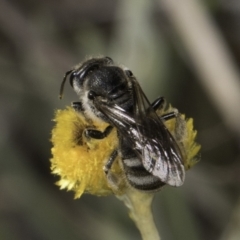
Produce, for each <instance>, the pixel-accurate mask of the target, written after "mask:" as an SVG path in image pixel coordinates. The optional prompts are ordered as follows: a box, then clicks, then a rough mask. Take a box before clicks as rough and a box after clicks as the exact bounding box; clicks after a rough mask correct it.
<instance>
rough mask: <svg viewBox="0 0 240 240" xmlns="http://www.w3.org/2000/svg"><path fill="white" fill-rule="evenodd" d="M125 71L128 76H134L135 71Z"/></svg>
mask: <svg viewBox="0 0 240 240" xmlns="http://www.w3.org/2000/svg"><path fill="white" fill-rule="evenodd" d="M125 73H126V74H127V76H128V77H132V76H133V73H132V71H131V70H126V71H125Z"/></svg>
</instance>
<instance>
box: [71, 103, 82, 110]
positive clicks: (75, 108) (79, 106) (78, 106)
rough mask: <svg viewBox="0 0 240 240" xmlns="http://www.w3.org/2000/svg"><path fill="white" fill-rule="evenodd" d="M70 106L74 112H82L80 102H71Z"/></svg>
mask: <svg viewBox="0 0 240 240" xmlns="http://www.w3.org/2000/svg"><path fill="white" fill-rule="evenodd" d="M71 106H72V108H73V109H74V110H75V111H76V112H83V111H84V109H83V106H82V103H81V102H72V103H71Z"/></svg>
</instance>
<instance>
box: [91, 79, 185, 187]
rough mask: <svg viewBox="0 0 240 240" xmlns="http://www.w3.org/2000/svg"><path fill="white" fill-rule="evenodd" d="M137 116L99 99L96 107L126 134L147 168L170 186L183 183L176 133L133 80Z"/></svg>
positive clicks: (182, 168) (182, 169)
mask: <svg viewBox="0 0 240 240" xmlns="http://www.w3.org/2000/svg"><path fill="white" fill-rule="evenodd" d="M132 92H133V99H134V116H131V115H129V113H127V112H126V111H125V110H124V109H122V108H121V107H119V106H118V105H116V104H111V103H109V102H108V103H107V102H105V101H104V100H103V99H100V98H98V99H97V100H96V101H95V104H96V105H97V108H98V109H99V110H100V111H101V112H102V113H104V114H105V115H106V116H107V117H108V118H109V119H110V121H111V122H112V124H113V125H114V126H115V127H116V128H117V129H118V130H119V132H120V133H121V134H122V135H123V136H126V137H127V139H128V140H129V142H130V143H131V145H132V146H133V150H134V151H135V152H136V153H137V154H138V156H139V158H141V159H142V163H143V166H144V168H145V169H146V170H147V171H148V172H149V173H151V174H152V175H154V176H156V177H158V178H159V179H160V180H161V181H162V182H164V183H167V184H169V185H171V186H180V185H182V184H183V181H184V177H185V170H184V166H183V163H182V156H181V152H180V150H179V147H178V146H177V143H176V142H175V140H174V138H173V136H172V135H171V134H170V133H169V131H168V130H167V128H166V127H165V125H164V124H163V122H162V120H161V119H160V118H159V117H158V116H157V114H156V113H155V111H154V110H153V109H152V107H151V105H150V103H149V101H148V99H147V97H146V96H145V94H144V93H143V91H142V89H141V87H140V85H139V84H138V82H137V81H136V80H135V79H133V80H132Z"/></svg>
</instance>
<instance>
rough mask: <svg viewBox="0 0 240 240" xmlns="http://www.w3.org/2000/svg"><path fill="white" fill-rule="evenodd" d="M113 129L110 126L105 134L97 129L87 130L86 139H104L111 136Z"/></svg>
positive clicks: (85, 132)
mask: <svg viewBox="0 0 240 240" xmlns="http://www.w3.org/2000/svg"><path fill="white" fill-rule="evenodd" d="M112 129H113V127H112V126H110V125H109V126H108V127H106V129H105V130H104V131H103V132H101V131H99V130H96V129H86V130H85V131H84V135H85V137H86V138H94V139H103V138H105V137H107V136H108V135H109V134H110V132H111V131H112Z"/></svg>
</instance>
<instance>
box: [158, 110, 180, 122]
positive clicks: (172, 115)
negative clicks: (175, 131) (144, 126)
mask: <svg viewBox="0 0 240 240" xmlns="http://www.w3.org/2000/svg"><path fill="white" fill-rule="evenodd" d="M177 116H178V112H177V111H175V112H170V113H166V114H163V115H162V116H161V119H162V120H164V121H167V120H170V119H173V118H176V117H177Z"/></svg>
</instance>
